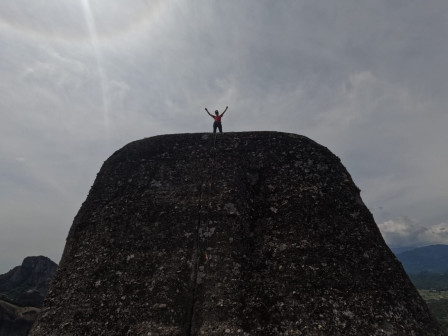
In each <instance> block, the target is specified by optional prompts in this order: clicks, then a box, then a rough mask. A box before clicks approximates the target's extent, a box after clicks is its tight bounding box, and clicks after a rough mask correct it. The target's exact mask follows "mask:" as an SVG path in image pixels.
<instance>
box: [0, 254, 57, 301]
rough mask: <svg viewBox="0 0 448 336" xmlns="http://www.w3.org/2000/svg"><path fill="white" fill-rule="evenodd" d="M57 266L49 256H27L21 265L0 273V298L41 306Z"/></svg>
mask: <svg viewBox="0 0 448 336" xmlns="http://www.w3.org/2000/svg"><path fill="white" fill-rule="evenodd" d="M57 267H58V265H57V264H56V263H54V262H53V261H51V260H50V259H49V258H47V257H43V256H38V257H26V258H25V259H24V260H23V262H22V265H21V266H17V267H14V268H13V269H12V270H10V271H9V272H8V273H6V274H3V275H0V299H4V300H5V301H9V302H11V303H13V304H16V305H18V306H31V307H37V308H40V307H41V306H42V303H43V300H44V298H45V296H46V295H47V292H48V287H49V285H50V281H51V279H52V277H53V275H54V273H55V272H56V269H57Z"/></svg>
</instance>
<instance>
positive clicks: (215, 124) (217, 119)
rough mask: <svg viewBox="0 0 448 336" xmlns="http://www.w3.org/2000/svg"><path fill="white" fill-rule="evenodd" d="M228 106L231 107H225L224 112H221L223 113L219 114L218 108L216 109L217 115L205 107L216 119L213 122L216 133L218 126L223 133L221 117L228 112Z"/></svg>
mask: <svg viewBox="0 0 448 336" xmlns="http://www.w3.org/2000/svg"><path fill="white" fill-rule="evenodd" d="M228 108H229V107H228V106H226V109H225V110H224V112H223V113H221V114H219V112H218V110H216V111H215V115H213V114H211V113H210V112H209V111H208V110H207V108H205V110H206V111H207V113H208V115H209V116H210V117H212V118H213V119H214V120H215V122H214V123H213V133H216V129H217V128H218V129H219V133H222V124H221V118H222V117H223V115H224V113H226V111H227V109H228Z"/></svg>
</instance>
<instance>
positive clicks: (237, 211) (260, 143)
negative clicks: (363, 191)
mask: <svg viewBox="0 0 448 336" xmlns="http://www.w3.org/2000/svg"><path fill="white" fill-rule="evenodd" d="M44 306H45V307H44V308H43V310H42V312H41V314H40V316H39V318H38V321H37V323H36V325H35V327H34V328H33V331H32V335H34V336H40V335H58V336H61V335H170V336H173V335H187V336H188V335H253V336H263V335H266V336H268V335H269V336H271V335H326V336H328V335H331V336H337V335H344V336H346V335H357V336H358V335H403V336H409V335H428V336H429V335H442V334H443V333H442V331H441V330H440V328H439V326H438V324H437V323H436V322H435V320H434V319H433V317H432V316H431V315H430V313H429V311H428V308H427V306H426V305H425V303H424V301H423V300H422V299H421V297H420V296H419V295H418V293H417V291H416V290H415V288H414V287H413V286H412V284H411V283H410V281H409V279H408V277H407V276H406V274H405V272H404V270H403V268H402V267H401V264H400V263H399V262H398V261H397V260H396V258H395V257H394V255H393V254H392V253H391V251H390V250H389V248H388V247H387V246H386V244H385V243H384V240H383V238H382V237H381V234H380V232H379V230H378V228H377V226H376V224H375V222H374V220H373V217H372V215H371V214H370V212H369V211H368V209H367V208H366V206H365V205H364V204H363V202H362V200H361V198H360V193H359V189H358V188H357V187H356V186H355V184H354V183H353V181H352V179H351V177H350V175H349V173H348V172H347V171H346V169H345V168H344V167H343V166H342V164H341V163H340V160H339V159H338V158H337V157H336V156H335V155H333V154H332V153H331V152H330V151H329V150H328V149H326V148H325V147H323V146H320V145H318V144H317V143H315V142H313V141H311V140H310V139H308V138H306V137H303V136H298V135H293V134H284V133H276V132H248V133H227V134H219V135H218V136H217V138H216V142H215V141H214V137H213V136H212V135H210V134H179V135H167V136H158V137H153V138H148V139H143V140H140V141H136V142H133V143H130V144H129V145H127V146H125V147H124V148H122V149H121V150H119V151H117V152H116V153H115V154H113V155H112V156H111V157H110V158H109V159H108V160H107V161H106V162H105V163H104V165H103V167H102V168H101V171H100V172H99V174H98V176H97V178H96V180H95V183H94V185H93V186H92V189H91V190H90V193H89V196H88V197H87V200H86V201H85V203H84V204H83V205H82V207H81V209H80V211H79V213H78V215H77V216H76V217H75V220H74V222H73V225H72V228H71V230H70V233H69V236H68V238H67V244H66V247H65V251H64V255H63V257H62V261H61V264H60V267H59V269H58V271H57V274H56V276H55V278H54V281H53V283H52V286H51V289H50V292H49V294H48V296H47V299H46V301H45V305H44Z"/></svg>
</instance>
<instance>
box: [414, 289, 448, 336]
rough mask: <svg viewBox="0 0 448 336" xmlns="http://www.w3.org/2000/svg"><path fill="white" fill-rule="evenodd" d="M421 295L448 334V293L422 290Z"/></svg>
mask: <svg viewBox="0 0 448 336" xmlns="http://www.w3.org/2000/svg"><path fill="white" fill-rule="evenodd" d="M419 293H420V295H421V296H422V298H423V299H424V300H425V301H426V303H427V305H428V307H429V309H430V310H431V312H432V313H433V314H434V316H435V317H436V318H437V320H438V321H439V322H440V324H441V325H442V327H443V328H444V329H445V331H447V332H448V291H446V290H445V291H439V290H434V289H430V290H428V289H420V290H419Z"/></svg>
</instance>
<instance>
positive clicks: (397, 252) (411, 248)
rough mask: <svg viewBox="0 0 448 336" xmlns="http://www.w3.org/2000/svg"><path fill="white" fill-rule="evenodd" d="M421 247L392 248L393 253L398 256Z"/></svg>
mask: <svg viewBox="0 0 448 336" xmlns="http://www.w3.org/2000/svg"><path fill="white" fill-rule="evenodd" d="M418 247H419V246H402V247H391V248H390V249H391V250H392V252H393V253H394V254H395V255H397V254H400V253H403V252H406V251H411V250H415V249H416V248H418Z"/></svg>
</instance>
